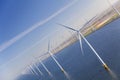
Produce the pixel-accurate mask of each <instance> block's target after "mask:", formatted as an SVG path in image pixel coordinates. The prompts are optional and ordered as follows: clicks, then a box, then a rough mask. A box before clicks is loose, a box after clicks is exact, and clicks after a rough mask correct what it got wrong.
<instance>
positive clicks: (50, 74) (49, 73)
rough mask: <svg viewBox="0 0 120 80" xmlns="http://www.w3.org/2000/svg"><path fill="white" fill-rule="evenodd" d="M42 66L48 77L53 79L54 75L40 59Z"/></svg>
mask: <svg viewBox="0 0 120 80" xmlns="http://www.w3.org/2000/svg"><path fill="white" fill-rule="evenodd" d="M38 60H39V62H40V64H41V65H42V66H43V68H44V69H45V70H46V72H47V73H48V75H49V76H50V77H53V75H52V73H51V72H50V71H49V70H48V68H47V67H46V66H45V64H44V63H43V62H42V61H41V60H40V59H39V58H38Z"/></svg>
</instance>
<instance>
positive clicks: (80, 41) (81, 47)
mask: <svg viewBox="0 0 120 80" xmlns="http://www.w3.org/2000/svg"><path fill="white" fill-rule="evenodd" d="M78 36H79V43H80V49H81V52H82V55H84V51H83V45H82V38H81V36H80V34H79V35H78Z"/></svg>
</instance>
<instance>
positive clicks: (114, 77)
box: [108, 69, 119, 80]
mask: <svg viewBox="0 0 120 80" xmlns="http://www.w3.org/2000/svg"><path fill="white" fill-rule="evenodd" d="M108 72H109V74H110V76H111V77H112V80H119V79H118V77H117V75H116V74H115V73H114V72H113V71H112V70H111V69H109V71H108Z"/></svg>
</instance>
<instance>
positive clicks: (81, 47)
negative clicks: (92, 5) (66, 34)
mask: <svg viewBox="0 0 120 80" xmlns="http://www.w3.org/2000/svg"><path fill="white" fill-rule="evenodd" d="M96 17H97V15H95V16H94V17H92V18H91V19H90V20H88V21H87V20H86V19H85V18H84V20H85V21H86V23H85V24H84V25H83V27H84V26H87V25H88V24H89V23H90V22H91V21H92V20H94V19H95V18H96ZM57 24H58V25H61V26H64V27H65V28H67V29H70V30H72V31H74V32H76V34H77V36H76V37H77V38H78V39H79V44H80V49H81V52H82V55H84V51H83V46H82V39H81V35H80V29H81V28H80V29H78V30H77V29H74V28H71V27H68V26H66V25H63V24H59V23H57ZM94 30H95V29H94Z"/></svg>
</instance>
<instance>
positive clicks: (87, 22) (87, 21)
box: [79, 14, 98, 31]
mask: <svg viewBox="0 0 120 80" xmlns="http://www.w3.org/2000/svg"><path fill="white" fill-rule="evenodd" d="M97 15H98V14H96V15H95V16H94V17H92V18H91V19H90V20H86V19H84V20H85V21H86V23H85V24H84V25H83V27H84V26H86V25H88V24H89V23H90V22H91V21H92V20H94V19H95V18H96V17H97ZM80 29H81V28H80ZM80 29H79V31H80Z"/></svg>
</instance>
